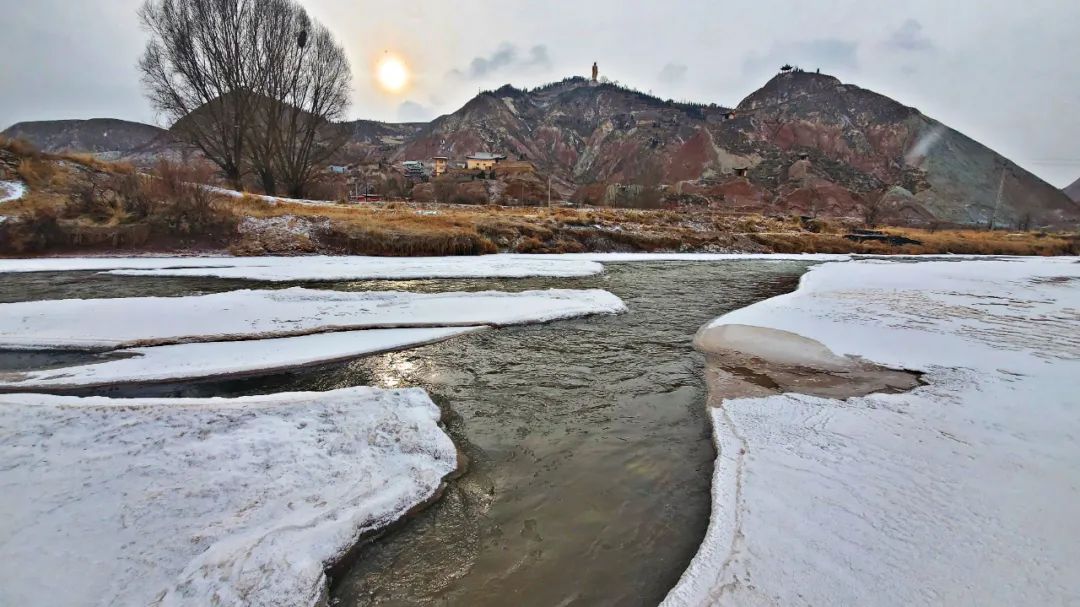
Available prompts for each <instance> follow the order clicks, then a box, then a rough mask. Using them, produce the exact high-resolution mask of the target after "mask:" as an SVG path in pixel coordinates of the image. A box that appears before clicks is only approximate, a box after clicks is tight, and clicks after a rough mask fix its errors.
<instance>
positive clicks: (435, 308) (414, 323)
mask: <svg viewBox="0 0 1080 607" xmlns="http://www.w3.org/2000/svg"><path fill="white" fill-rule="evenodd" d="M624 311H626V306H625V305H624V304H623V302H622V300H620V299H619V298H618V297H616V296H614V295H612V294H611V293H608V292H607V291H602V290H599V289H590V290H567V289H549V290H545V291H525V292H521V293H503V292H498V291H484V292H478V293H403V292H344V291H321V290H313V289H303V288H298V287H294V288H291V289H283V290H279V291H254V290H241V291H230V292H227V293H217V294H212V295H196V296H188V297H132V298H121V299H88V300H84V299H64V300H50V301H30V302H19V303H9V304H0V348H73V349H90V350H93V349H102V350H108V349H116V348H123V347H136V346H153V345H167V344H176V343H185V342H206V341H232V340H241V339H258V338H272V337H288V336H296V335H305V334H311V333H324V332H333V331H346V330H359V329H375V328H401V327H450V326H457V327H462V326H474V325H492V326H506V325H519V324H528V323H536V322H547V321H552V320H560V319H565V318H573V317H577V316H586V315H590V314H616V313H620V312H624Z"/></svg>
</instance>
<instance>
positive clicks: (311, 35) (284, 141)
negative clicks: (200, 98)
mask: <svg viewBox="0 0 1080 607" xmlns="http://www.w3.org/2000/svg"><path fill="white" fill-rule="evenodd" d="M304 17H305V20H306V15H305V16H304ZM298 35H300V36H303V37H305V38H306V44H305V45H303V46H301V47H300V48H301V52H300V53H299V54H298V56H297V57H295V59H294V62H292V63H291V64H286V67H288V68H291V71H292V72H293V73H294V74H295V77H294V78H292V79H291V80H290V81H289V89H288V92H287V94H286V95H284V96H282V97H277V96H275V97H274V98H275V99H276V100H278V101H279V103H278V104H277V107H278V108H279V109H282V110H283V112H282V115H281V116H280V118H281V122H282V127H283V128H282V129H279V130H278V133H279V138H278V142H277V161H276V163H275V164H276V167H277V171H278V173H279V174H280V175H281V179H282V181H283V182H284V183H285V184H286V186H287V187H288V189H289V193H290V194H291V195H293V196H300V195H302V194H303V191H304V188H305V187H306V186H307V185H308V183H310V182H311V179H312V178H313V177H314V176H315V170H316V168H317V167H318V166H320V165H322V164H324V163H325V162H326V161H328V160H329V159H330V158H331V156H333V154H334V153H335V152H337V151H338V150H339V149H341V146H342V145H344V144H345V141H346V140H347V139H348V133H347V132H346V131H345V129H342V128H340V127H339V126H338V125H337V124H335V121H336V120H338V119H340V118H341V117H342V116H343V115H344V113H345V110H346V109H347V108H348V106H349V90H350V88H351V86H352V75H351V72H350V70H349V61H348V59H346V58H345V51H344V50H342V48H341V47H340V46H339V45H338V44H337V42H336V41H335V40H334V36H333V35H332V34H331V33H330V30H328V29H326V28H325V27H323V26H321V25H316V24H312V26H311V29H310V30H301V33H300V34H298Z"/></svg>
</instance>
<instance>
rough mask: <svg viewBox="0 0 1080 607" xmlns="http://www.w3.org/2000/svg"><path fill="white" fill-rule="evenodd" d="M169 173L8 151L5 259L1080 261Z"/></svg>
mask: <svg viewBox="0 0 1080 607" xmlns="http://www.w3.org/2000/svg"><path fill="white" fill-rule="evenodd" d="M210 177H211V176H210V175H209V174H207V173H205V172H203V173H202V174H200V172H199V171H193V170H191V169H183V168H180V167H178V166H177V165H174V164H170V163H167V162H162V163H159V164H158V165H157V166H156V167H155V168H154V169H153V170H152V171H148V172H139V171H136V170H135V169H134V168H132V167H131V166H128V165H124V164H113V163H106V162H101V161H99V160H95V159H94V158H92V157H88V156H71V155H51V154H43V153H39V152H37V151H35V150H33V149H31V148H29V146H27V145H25V144H21V143H19V142H13V141H0V180H15V181H21V182H23V183H25V184H26V185H27V186H28V189H29V193H28V194H27V195H26V196H25V197H23V198H22V199H21V200H17V201H13V202H7V203H3V206H2V207H0V215H2V216H3V217H4V218H5V219H4V220H3V221H2V222H0V254H4V255H41V254H61V253H62V254H75V253H116V254H120V253H127V254H130V253H137V252H189V253H205V252H221V251H229V252H232V253H234V254H238V255H261V254H308V253H327V254H358V255H404V256H420V255H478V254H485V253H496V252H518V253H557V252H587V251H588V252H594V251H647V252H660V251H682V252H692V251H703V252H783V253H800V252H806V253H847V252H855V253H880V254H891V253H906V254H916V253H977V254H1015V255H1063V254H1076V253H1077V252H1078V250H1080V240H1078V238H1077V236H1076V235H1070V234H1047V233H1041V232H1040V233H1036V232H1022V233H1021V232H1004V231H975V230H937V231H931V230H924V229H913V228H886V229H883V230H882V234H884V235H887V236H898V237H902V238H904V239H909V240H912V241H917V243H908V244H899V245H897V244H890V243H889V242H888V241H874V240H871V241H863V242H860V241H857V240H852V239H850V238H849V236H850V231H851V230H852V229H853V228H856V227H858V226H856V225H854V224H853V222H851V221H837V220H827V219H808V218H805V217H798V216H784V215H770V216H766V215H761V214H756V213H725V212H720V211H716V210H710V209H703V208H699V207H691V208H674V209H663V210H641V209H612V208H553V209H549V208H546V207H506V206H494V205H455V204H438V203H406V202H400V201H399V202H386V203H374V204H366V205H356V204H338V203H332V202H327V203H312V202H299V201H287V200H281V199H272V198H267V197H263V196H256V195H243V196H234V195H228V194H224V193H221V192H220V191H217V190H213V189H211V188H208V187H206V186H204V185H202V184H203V183H207V182H208V181H209V179H210Z"/></svg>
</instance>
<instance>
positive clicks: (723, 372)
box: [694, 325, 922, 407]
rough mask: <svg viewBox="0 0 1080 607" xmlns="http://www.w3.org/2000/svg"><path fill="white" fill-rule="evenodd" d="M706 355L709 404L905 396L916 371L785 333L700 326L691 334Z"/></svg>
mask: <svg viewBox="0 0 1080 607" xmlns="http://www.w3.org/2000/svg"><path fill="white" fill-rule="evenodd" d="M694 347H695V348H697V349H698V350H699V351H701V352H702V353H704V354H705V355H706V360H707V368H706V377H707V381H708V385H709V403H710V405H711V406H713V407H719V406H722V403H723V401H724V400H726V399H730V398H746V397H757V396H770V395H774V394H784V393H787V392H796V393H799V394H806V395H809V396H820V397H823V398H836V399H847V398H853V397H856V396H866V395H867V394H875V393H883V394H891V393H898V392H907V391H908V390H912V389H914V388H916V387H918V386H919V385H920V384H921V383H922V382H921V379H920V377H921V375H922V374H921V373H918V372H915V371H905V370H897V369H889V368H887V367H882V366H881V365H876V364H874V363H871V362H868V361H864V360H859V359H856V358H851V357H844V356H837V355H836V354H834V353H833V352H832V351H831V350H829V349H828V348H827V347H825V345H823V344H822V343H820V342H818V341H815V340H813V339H808V338H806V337H803V336H801V335H797V334H795V333H791V332H788V331H780V330H777V329H770V328H765V327H753V326H749V325H720V326H715V327H709V326H706V327H704V328H702V329H701V330H700V331H698V333H697V335H696V336H694Z"/></svg>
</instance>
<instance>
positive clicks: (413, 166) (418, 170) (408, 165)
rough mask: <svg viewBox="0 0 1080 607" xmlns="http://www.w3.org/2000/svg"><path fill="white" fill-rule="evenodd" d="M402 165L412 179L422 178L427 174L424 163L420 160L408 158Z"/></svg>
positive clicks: (407, 175) (406, 174)
mask: <svg viewBox="0 0 1080 607" xmlns="http://www.w3.org/2000/svg"><path fill="white" fill-rule="evenodd" d="M401 166H402V167H403V168H404V169H405V176H406V177H408V178H410V179H420V178H422V177H424V175H425V174H426V169H425V167H424V163H423V162H421V161H419V160H406V161H405V162H402V163H401Z"/></svg>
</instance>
